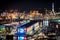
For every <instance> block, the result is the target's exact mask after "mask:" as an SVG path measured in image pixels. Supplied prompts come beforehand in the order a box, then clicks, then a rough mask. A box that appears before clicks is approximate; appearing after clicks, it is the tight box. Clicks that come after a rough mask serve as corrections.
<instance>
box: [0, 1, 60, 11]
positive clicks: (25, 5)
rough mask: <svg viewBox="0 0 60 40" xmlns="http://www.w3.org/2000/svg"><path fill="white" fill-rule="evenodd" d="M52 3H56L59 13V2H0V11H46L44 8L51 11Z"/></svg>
mask: <svg viewBox="0 0 60 40" xmlns="http://www.w3.org/2000/svg"><path fill="white" fill-rule="evenodd" d="M52 2H54V3H55V10H56V11H59V8H60V1H59V0H8V1H7V0H4V1H3V0H0V11H1V10H5V9H18V10H25V11H28V10H32V9H38V10H44V8H47V9H48V10H51V4H52Z"/></svg>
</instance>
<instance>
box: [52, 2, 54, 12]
mask: <svg viewBox="0 0 60 40" xmlns="http://www.w3.org/2000/svg"><path fill="white" fill-rule="evenodd" d="M52 12H54V3H52Z"/></svg>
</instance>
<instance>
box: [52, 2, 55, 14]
mask: <svg viewBox="0 0 60 40" xmlns="http://www.w3.org/2000/svg"><path fill="white" fill-rule="evenodd" d="M52 13H53V15H56V14H55V11H54V3H52Z"/></svg>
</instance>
